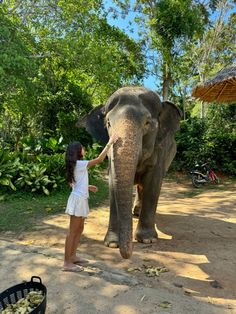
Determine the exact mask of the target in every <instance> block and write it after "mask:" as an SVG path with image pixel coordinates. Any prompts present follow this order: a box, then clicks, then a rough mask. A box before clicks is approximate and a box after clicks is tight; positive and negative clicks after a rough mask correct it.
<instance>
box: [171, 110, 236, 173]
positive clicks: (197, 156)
mask: <svg viewBox="0 0 236 314" xmlns="http://www.w3.org/2000/svg"><path fill="white" fill-rule="evenodd" d="M235 121H236V106H235V105H228V106H227V107H225V105H222V106H221V105H212V106H210V105H209V108H208V119H200V118H196V117H195V118H189V119H187V120H185V121H181V128H180V131H179V132H178V133H177V135H176V141H177V154H176V157H175V160H174V163H173V165H172V167H173V168H175V169H177V170H187V169H188V170H189V169H191V168H192V167H193V166H194V164H195V163H197V162H205V161H206V160H211V165H212V167H215V168H216V169H217V170H218V171H220V172H222V173H227V174H231V175H236V160H235V147H236V129H235Z"/></svg>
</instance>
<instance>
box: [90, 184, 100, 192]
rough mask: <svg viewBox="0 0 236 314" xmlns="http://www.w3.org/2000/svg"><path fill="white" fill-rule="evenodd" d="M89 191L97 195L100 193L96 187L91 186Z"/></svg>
mask: <svg viewBox="0 0 236 314" xmlns="http://www.w3.org/2000/svg"><path fill="white" fill-rule="evenodd" d="M88 189H89V191H91V192H94V193H96V192H97V191H98V188H97V187H96V185H89V186H88Z"/></svg>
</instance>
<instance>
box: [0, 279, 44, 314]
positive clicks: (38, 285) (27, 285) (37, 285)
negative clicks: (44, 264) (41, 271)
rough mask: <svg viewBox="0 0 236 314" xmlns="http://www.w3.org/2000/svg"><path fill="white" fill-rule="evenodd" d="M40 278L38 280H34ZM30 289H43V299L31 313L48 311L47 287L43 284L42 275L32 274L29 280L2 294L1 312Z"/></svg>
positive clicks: (24, 295) (0, 299)
mask: <svg viewBox="0 0 236 314" xmlns="http://www.w3.org/2000/svg"><path fill="white" fill-rule="evenodd" d="M34 279H38V280H39V282H38V281H34ZM30 291H42V293H43V296H44V298H43V300H42V302H41V303H40V304H39V305H37V307H35V308H34V309H33V310H32V311H31V312H30V314H44V313H45V312H46V304H47V288H46V287H45V286H44V285H43V284H42V280H41V278H40V277H37V276H32V277H31V280H30V281H28V282H23V283H20V284H18V285H15V286H13V287H10V288H8V289H7V290H5V291H3V292H2V293H1V294H0V313H1V311H2V310H4V309H5V308H6V307H7V305H8V304H14V303H16V302H17V301H18V300H20V299H21V298H25V297H26V296H27V294H28V293H29V292H30Z"/></svg>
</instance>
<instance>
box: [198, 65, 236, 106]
mask: <svg viewBox="0 0 236 314" xmlns="http://www.w3.org/2000/svg"><path fill="white" fill-rule="evenodd" d="M192 96H193V97H196V98H199V99H201V100H203V101H207V102H218V103H223V102H232V101H234V100H235V101H236V64H234V65H232V66H230V67H227V68H225V69H223V70H221V71H219V72H218V73H217V74H216V75H215V76H214V77H213V78H212V79H210V80H208V81H206V82H205V83H204V84H202V85H198V86H196V87H195V88H194V89H193V91H192Z"/></svg>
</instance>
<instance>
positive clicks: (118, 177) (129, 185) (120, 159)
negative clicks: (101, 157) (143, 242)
mask: <svg viewBox="0 0 236 314" xmlns="http://www.w3.org/2000/svg"><path fill="white" fill-rule="evenodd" d="M115 130H116V133H117V134H118V135H119V138H120V139H119V142H117V144H116V145H115V146H114V149H113V152H112V156H111V172H112V184H113V191H114V196H115V200H116V206H117V216H118V221H119V247H120V254H121V256H122V257H123V258H130V257H131V255H132V251H133V243H132V231H133V227H132V196H133V184H134V177H135V172H136V167H137V163H138V157H139V153H138V152H139V151H140V147H139V145H140V143H139V141H138V138H139V132H140V131H139V129H138V128H137V126H135V124H134V123H133V122H132V121H131V120H128V119H127V120H125V121H124V120H122V123H119V122H118V123H116V126H115Z"/></svg>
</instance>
